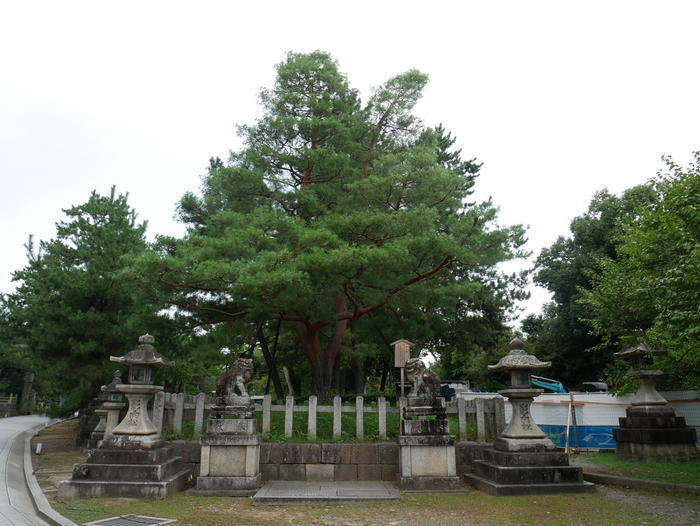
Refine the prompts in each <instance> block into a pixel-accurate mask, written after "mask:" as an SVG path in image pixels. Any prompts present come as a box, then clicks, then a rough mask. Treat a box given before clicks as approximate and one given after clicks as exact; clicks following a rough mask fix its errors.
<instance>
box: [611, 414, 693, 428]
mask: <svg viewBox="0 0 700 526" xmlns="http://www.w3.org/2000/svg"><path fill="white" fill-rule="evenodd" d="M620 427H621V428H626V429H664V428H679V427H686V423H685V417H682V416H671V417H663V416H628V417H623V418H620Z"/></svg>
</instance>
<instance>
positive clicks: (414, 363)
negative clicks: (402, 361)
mask: <svg viewBox="0 0 700 526" xmlns="http://www.w3.org/2000/svg"><path fill="white" fill-rule="evenodd" d="M406 374H407V375H408V380H409V381H410V382H411V384H412V387H411V392H410V393H409V394H408V396H420V395H425V396H428V397H429V398H435V397H436V396H438V395H439V394H440V378H439V377H438V375H436V374H435V373H434V372H432V371H428V370H427V369H426V367H425V364H424V363H423V360H421V359H420V358H411V359H409V360H408V361H407V362H406Z"/></svg>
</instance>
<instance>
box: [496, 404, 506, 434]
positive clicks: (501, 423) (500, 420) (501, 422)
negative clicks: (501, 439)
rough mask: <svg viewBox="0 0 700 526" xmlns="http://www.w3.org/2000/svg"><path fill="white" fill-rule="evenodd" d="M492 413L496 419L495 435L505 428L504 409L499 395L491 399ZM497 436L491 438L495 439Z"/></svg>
mask: <svg viewBox="0 0 700 526" xmlns="http://www.w3.org/2000/svg"><path fill="white" fill-rule="evenodd" d="M493 415H494V416H493V418H494V420H495V421H496V435H497V436H498V435H500V434H501V433H503V430H504V429H505V428H506V409H505V405H504V403H503V398H501V397H500V396H499V397H495V398H494V399H493ZM497 436H496V437H493V438H494V439H496V438H497Z"/></svg>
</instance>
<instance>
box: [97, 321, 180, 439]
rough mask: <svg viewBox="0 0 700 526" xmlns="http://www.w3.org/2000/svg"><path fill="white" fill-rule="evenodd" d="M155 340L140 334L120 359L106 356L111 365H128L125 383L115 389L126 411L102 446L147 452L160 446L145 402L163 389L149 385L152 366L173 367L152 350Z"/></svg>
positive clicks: (148, 335) (152, 372)
mask: <svg viewBox="0 0 700 526" xmlns="http://www.w3.org/2000/svg"><path fill="white" fill-rule="evenodd" d="M154 341H155V338H153V336H151V335H150V334H144V335H143V336H141V337H140V338H139V344H138V345H137V346H136V348H135V349H133V350H131V351H129V352H128V353H126V354H125V355H124V356H121V357H116V356H110V357H109V359H110V360H111V361H113V362H117V363H121V364H125V365H128V366H129V371H128V375H127V378H128V382H129V383H128V384H117V386H116V389H117V391H119V392H120V393H124V395H126V398H127V400H128V401H129V409H128V410H127V413H126V416H125V417H124V419H123V420H122V421H121V422H120V423H119V424H118V425H117V426H116V427H115V428H114V429H112V436H111V437H110V438H109V439H107V440H105V445H106V447H111V448H124V449H147V448H152V447H156V446H158V445H160V444H161V442H162V440H161V439H160V437H159V433H158V429H157V428H156V426H154V425H153V422H151V419H150V418H149V417H148V411H147V407H148V400H149V399H150V397H151V396H152V395H153V394H155V393H157V392H158V391H162V390H163V386H162V385H153V384H154V380H155V370H156V367H163V366H166V365H173V362H169V361H167V360H166V359H165V358H163V356H162V355H161V354H160V353H159V352H158V351H156V349H155V347H154V346H153V342H154Z"/></svg>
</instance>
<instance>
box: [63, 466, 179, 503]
mask: <svg viewBox="0 0 700 526" xmlns="http://www.w3.org/2000/svg"><path fill="white" fill-rule="evenodd" d="M189 474H190V470H189V469H183V470H182V471H180V472H178V473H176V474H174V475H172V476H171V477H169V478H168V479H166V480H163V481H158V482H150V481H149V482H145V481H144V482H125V481H111V480H64V481H63V482H61V483H60V484H59V486H58V498H60V499H77V498H80V499H86V498H91V497H116V498H119V497H131V498H139V499H140V498H156V499H165V498H167V497H169V496H170V495H172V494H173V493H176V492H178V491H180V490H182V488H183V487H184V486H185V482H186V481H187V477H188V476H189Z"/></svg>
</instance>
